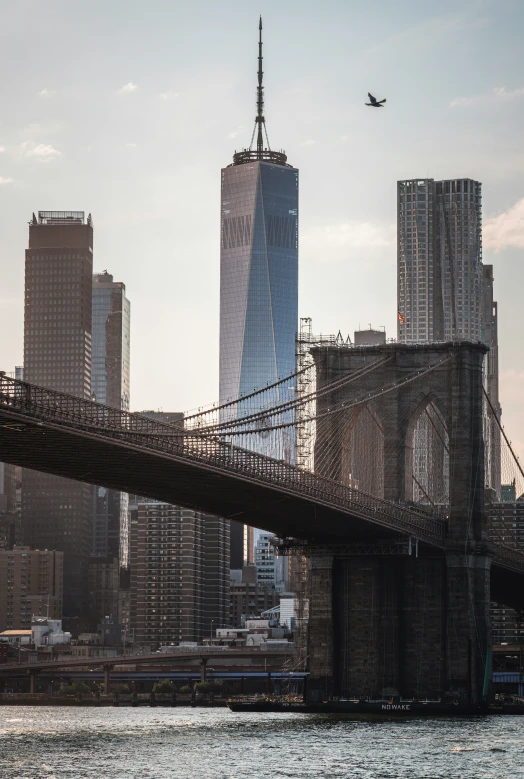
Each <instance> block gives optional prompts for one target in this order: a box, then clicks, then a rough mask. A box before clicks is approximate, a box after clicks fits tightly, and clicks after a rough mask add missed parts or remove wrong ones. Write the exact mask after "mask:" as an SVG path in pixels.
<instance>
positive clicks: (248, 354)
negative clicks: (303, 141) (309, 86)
mask: <svg viewBox="0 0 524 779" xmlns="http://www.w3.org/2000/svg"><path fill="white" fill-rule="evenodd" d="M268 154H270V153H269V152H268ZM238 156H239V155H236V157H238ZM245 156H246V155H245ZM280 156H281V157H282V160H281V161H280V163H272V162H265V161H258V160H251V159H249V155H247V156H246V161H244V157H242V158H241V159H240V158H239V159H238V160H236V163H237V164H233V165H230V166H229V167H227V168H224V169H223V170H222V201H221V251H220V403H225V402H226V401H228V400H235V399H236V398H239V397H242V396H243V395H248V394H249V393H252V392H253V391H254V390H256V389H261V388H263V387H266V386H267V385H268V384H273V383H275V382H276V381H278V380H279V378H285V377H286V376H289V375H291V374H292V373H294V371H295V335H296V332H297V324H298V170H297V169H296V168H292V167H291V166H288V165H286V164H285V156H284V155H280ZM280 156H279V155H276V156H275V159H276V158H278V159H280ZM290 392H291V390H290V389H289V387H288V386H285V385H282V386H281V387H278V388H276V389H275V397H274V398H272V399H271V405H276V404H278V403H279V402H284V401H287V400H290ZM265 403H266V404H267V403H268V397H267V393H266V397H265ZM239 405H240V404H237V408H236V409H235V406H233V407H231V409H230V411H229V412H228V413H229V414H230V415H234V414H237V413H241V409H240V407H239ZM251 408H252V405H251ZM283 421H284V420H283ZM281 436H282V437H286V440H285V441H279V442H275V440H274V436H268V435H267V433H265V432H261V433H260V435H257V436H253V437H252V438H251V440H250V446H251V448H252V449H255V450H256V451H259V452H261V453H262V454H267V455H269V456H271V455H272V454H274V451H273V449H275V451H279V452H280V453H281V452H282V451H285V452H287V459H289V460H293V458H294V442H293V441H291V440H287V439H289V430H284V431H282V432H281ZM279 456H282V455H281V454H279ZM246 537H249V534H248V533H246V532H245V530H244V528H243V526H242V525H240V524H239V523H234V525H233V526H232V528H231V566H232V567H233V568H238V567H241V566H242V564H243V562H244V561H246V560H249V559H250V558H252V555H253V549H247V550H246V549H245V548H244V547H245V543H244V542H245V540H246ZM250 543H252V541H251V542H250ZM246 552H247V554H246Z"/></svg>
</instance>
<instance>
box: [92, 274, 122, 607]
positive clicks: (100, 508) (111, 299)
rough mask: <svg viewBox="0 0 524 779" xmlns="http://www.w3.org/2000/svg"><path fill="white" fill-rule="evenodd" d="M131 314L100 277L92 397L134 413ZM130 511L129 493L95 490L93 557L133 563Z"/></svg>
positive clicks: (114, 284) (115, 286)
mask: <svg viewBox="0 0 524 779" xmlns="http://www.w3.org/2000/svg"><path fill="white" fill-rule="evenodd" d="M130 313H131V305H130V303H129V300H128V299H127V298H126V288H125V284H123V283H122V282H121V281H113V276H112V275H111V274H109V273H108V272H107V271H104V272H103V273H95V275H94V276H93V332H92V358H91V359H92V362H91V392H92V396H93V399H94V400H96V401H97V402H98V403H104V404H105V405H106V406H112V407H113V408H120V409H123V410H124V411H128V410H129V392H130V389H129V387H130V374H129V371H130ZM127 508H128V500H127V495H126V494H123V493H121V492H117V491H116V490H109V489H105V488H103V487H94V488H93V539H92V550H91V551H92V554H93V555H95V556H102V557H108V556H109V557H113V558H115V559H119V560H120V564H121V566H122V567H123V568H127V566H128V562H129V560H128V558H129V530H128V510H127ZM103 616H105V614H101V615H100V619H101V618H102V617H103ZM115 616H116V615H115Z"/></svg>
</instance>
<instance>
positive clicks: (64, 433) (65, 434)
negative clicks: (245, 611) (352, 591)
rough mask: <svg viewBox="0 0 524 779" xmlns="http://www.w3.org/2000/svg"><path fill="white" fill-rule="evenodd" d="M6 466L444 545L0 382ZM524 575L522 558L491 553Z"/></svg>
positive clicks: (431, 524)
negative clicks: (11, 465) (11, 464)
mask: <svg viewBox="0 0 524 779" xmlns="http://www.w3.org/2000/svg"><path fill="white" fill-rule="evenodd" d="M0 461H4V462H9V463H14V464H16V465H21V466H23V467H26V468H32V469H34V470H38V471H43V472H46V473H51V474H55V475H58V476H63V477H67V478H70V479H76V480H78V481H83V482H88V483H91V484H96V485H100V486H104V487H107V488H111V489H116V490H122V491H124V492H131V493H135V494H139V495H144V496H146V497H151V498H156V499H159V500H163V501H166V502H168V503H172V504H176V505H181V506H187V507H190V508H194V509H196V510H200V511H204V512H208V513H211V514H217V515H219V516H223V517H227V518H229V519H234V520H238V521H241V522H245V523H246V524H249V525H253V526H255V527H260V528H262V529H265V530H268V531H270V532H273V533H275V534H277V535H279V536H283V537H293V538H298V539H304V540H309V541H315V542H322V541H338V540H342V539H344V540H345V541H348V540H355V541H364V540H373V539H385V538H386V539H387V538H392V537H395V536H398V535H399V534H401V535H403V536H406V535H407V536H412V537H413V538H417V539H419V540H420V541H422V542H423V543H426V544H428V545H430V546H432V547H437V548H440V549H444V548H445V547H446V522H445V521H444V520H442V519H440V518H437V517H434V516H432V515H431V514H428V513H427V512H426V511H424V510H422V509H420V510H419V509H417V508H415V507H411V506H406V505H404V504H397V503H391V502H389V501H385V500H381V499H379V498H376V497H374V496H371V495H367V494H366V493H362V492H360V491H359V490H355V489H352V488H350V487H347V486H345V485H342V484H340V483H338V482H334V481H331V480H329V479H325V478H322V477H320V476H317V475H316V474H313V473H309V472H307V471H303V470H300V469H298V468H296V467H294V466H292V465H290V464H288V463H286V462H283V461H280V460H274V459H271V458H269V457H264V456H263V455H261V454H258V453H256V452H251V451H248V450H245V449H241V448H238V447H235V446H232V445H230V444H228V443H226V442H223V441H221V440H218V439H217V438H215V437H211V436H205V435H203V434H198V433H196V432H195V431H191V432H186V431H184V430H182V429H178V428H174V427H173V426H171V425H166V424H163V423H160V422H157V421H154V420H151V419H148V418H147V417H143V416H140V415H138V414H131V413H128V412H125V411H120V410H118V409H113V408H110V407H108V406H103V405H102V404H98V403H92V402H89V401H85V400H81V399H79V398H75V397H72V396H69V395H65V394H62V393H58V392H53V391H51V390H47V389H44V388H41V387H36V386H34V385H30V384H27V383H25V382H20V381H16V380H15V379H10V378H8V377H5V376H0ZM494 563H495V564H498V565H501V566H503V567H505V568H509V569H510V570H513V571H515V572H519V573H524V555H522V554H521V553H520V552H517V551H514V550H509V549H507V548H505V547H501V546H500V548H499V546H496V548H495V549H494Z"/></svg>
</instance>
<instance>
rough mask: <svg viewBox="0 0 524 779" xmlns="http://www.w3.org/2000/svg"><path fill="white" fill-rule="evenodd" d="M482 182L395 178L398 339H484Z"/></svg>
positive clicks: (407, 340)
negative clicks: (482, 302) (396, 203)
mask: <svg viewBox="0 0 524 779" xmlns="http://www.w3.org/2000/svg"><path fill="white" fill-rule="evenodd" d="M481 189H482V185H481V184H480V183H479V182H478V181H473V180H472V179H450V180H445V181H434V180H433V179H412V180H408V181H399V182H398V201H397V202H398V212H397V219H398V249H397V255H398V265H397V268H398V311H399V313H400V314H401V317H402V318H400V317H399V322H398V340H399V341H401V342H404V343H405V342H408V343H420V342H424V341H450V340H453V339H462V338H465V339H469V340H472V341H479V340H481V337H482V325H481V301H482V195H481Z"/></svg>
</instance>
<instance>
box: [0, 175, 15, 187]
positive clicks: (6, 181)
mask: <svg viewBox="0 0 524 779" xmlns="http://www.w3.org/2000/svg"><path fill="white" fill-rule="evenodd" d="M13 181H14V179H7V178H4V176H0V185H1V184H11V183H12V182H13Z"/></svg>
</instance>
